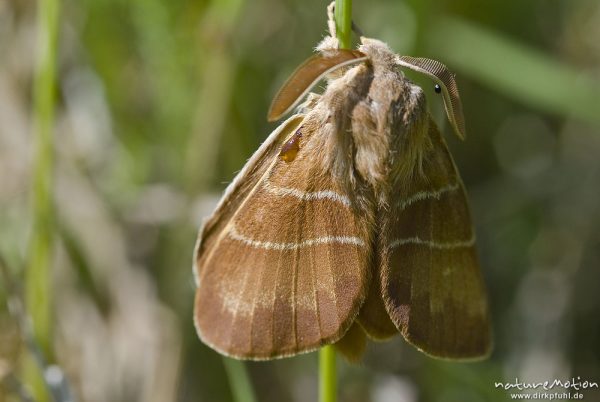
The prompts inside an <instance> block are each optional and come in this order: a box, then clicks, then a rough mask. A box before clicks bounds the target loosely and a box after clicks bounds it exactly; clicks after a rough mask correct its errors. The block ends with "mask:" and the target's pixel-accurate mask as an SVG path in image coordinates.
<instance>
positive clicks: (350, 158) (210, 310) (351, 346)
mask: <svg viewBox="0 0 600 402" xmlns="http://www.w3.org/2000/svg"><path fill="white" fill-rule="evenodd" d="M401 67H405V68H410V69H413V70H416V71H419V72H422V73H424V74H426V75H428V76H430V77H431V78H432V79H433V80H434V81H435V83H436V85H438V86H439V88H441V92H442V94H443V99H444V105H445V108H446V112H447V115H448V118H449V121H450V123H451V126H452V127H453V129H454V131H455V133H456V134H457V135H458V136H459V137H460V138H464V137H465V127H464V119H463V114H462V107H461V103H460V98H459V93H458V89H457V87H456V83H455V80H454V75H453V74H451V73H450V72H449V71H448V69H447V68H446V67H445V66H444V65H443V64H441V63H439V62H437V61H433V60H428V59H422V58H413V57H407V56H399V55H397V54H395V53H394V52H392V51H391V50H390V49H389V48H388V46H387V45H386V44H384V43H383V42H380V41H378V40H375V39H369V38H364V37H363V38H361V45H360V46H359V48H358V49H357V50H341V49H337V40H336V39H335V38H334V37H328V38H326V39H325V40H324V41H323V42H322V43H321V44H320V46H319V47H318V53H317V54H315V55H314V56H312V57H311V58H309V59H308V60H307V61H306V62H305V63H304V64H303V65H301V66H300V67H299V68H298V69H297V70H296V71H295V72H294V73H293V74H292V76H291V77H290V78H289V80H288V81H287V82H286V83H285V84H284V86H283V87H282V89H281V90H280V92H279V93H278V95H277V96H276V97H275V99H274V101H273V104H272V106H271V109H270V111H269V115H268V117H269V120H277V119H279V118H281V117H282V116H283V115H285V114H286V113H289V112H290V111H292V110H293V109H294V108H295V106H296V104H297V103H298V102H299V101H300V100H302V99H304V98H306V101H305V102H304V103H302V104H301V105H300V106H299V107H298V108H297V109H296V110H297V112H296V113H295V114H294V115H292V116H291V117H289V118H288V119H287V120H285V121H284V122H283V123H282V124H281V125H280V126H279V127H277V129H275V131H273V132H272V133H271V134H270V135H269V137H268V138H267V140H266V141H265V142H264V143H263V144H262V145H261V146H260V148H259V149H258V150H257V151H256V153H255V154H254V155H253V156H252V157H251V158H250V160H249V161H248V162H247V163H246V165H245V166H244V168H243V169H242V170H241V171H240V172H239V174H238V175H237V176H236V177H235V179H234V180H233V182H232V183H231V184H230V185H229V186H228V187H227V189H226V190H225V193H224V195H223V198H222V199H221V201H220V203H219V204H218V206H217V208H216V210H215V212H214V213H213V214H212V216H211V217H210V218H208V220H206V221H205V223H204V225H203V227H202V229H201V230H200V233H199V237H198V242H197V244H196V249H195V256H194V273H195V277H196V284H197V290H196V296H195V312H194V321H195V326H196V329H197V332H198V335H199V337H200V338H201V339H202V341H204V342H205V343H206V344H207V345H209V346H210V347H212V348H213V349H215V350H217V351H218V352H220V353H222V354H225V355H228V356H231V357H235V358H240V359H254V360H260V359H271V358H279V357H285V356H292V355H295V354H298V353H304V352H309V351H312V350H315V349H317V348H319V347H320V346H322V345H324V344H332V343H336V345H338V346H339V348H340V350H341V351H342V352H344V353H345V354H347V355H349V357H350V358H356V357H357V356H358V355H360V353H361V352H362V350H364V345H365V342H366V339H367V337H368V338H371V339H375V340H382V339H387V338H389V337H392V336H394V335H396V334H397V333H401V334H402V335H403V337H404V338H405V339H406V340H407V341H408V342H409V343H410V344H412V345H414V346H415V347H416V348H418V349H419V350H421V351H423V352H424V353H426V354H428V355H431V356H434V357H439V358H448V359H475V358H482V357H485V356H486V355H487V354H488V353H489V351H490V348H491V335H490V319H489V313H488V305H487V301H486V292H485V288H484V284H483V280H482V276H481V273H480V269H479V265H478V259H477V253H476V249H475V233H474V229H473V226H472V223H471V218H470V213H469V207H468V204H467V197H466V194H465V189H464V185H463V183H462V181H461V178H460V176H459V174H458V172H457V169H456V166H455V164H454V162H453V160H452V156H451V155H450V153H449V151H448V147H447V146H446V143H445V141H444V139H443V137H442V135H441V134H440V131H439V129H438V128H437V126H436V124H435V123H434V121H433V119H432V118H431V115H430V114H429V112H428V110H427V104H426V98H425V94H424V92H423V90H422V89H421V88H420V87H419V86H417V85H415V84H414V83H412V82H411V81H409V80H408V79H407V78H406V77H405V76H404V74H403V72H402V70H401ZM322 78H327V86H326V89H325V90H324V92H323V93H322V94H321V95H317V94H314V93H310V94H308V92H309V91H310V89H311V88H312V87H313V86H314V85H315V84H316V83H317V82H319V80H321V79H322ZM436 92H437V91H436ZM307 94H308V95H307Z"/></svg>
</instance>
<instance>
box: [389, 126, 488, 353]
mask: <svg viewBox="0 0 600 402" xmlns="http://www.w3.org/2000/svg"><path fill="white" fill-rule="evenodd" d="M429 120H430V122H429V135H430V138H431V141H432V147H431V149H430V150H429V151H428V152H426V153H425V155H424V158H423V165H422V174H418V173H416V174H415V176H414V178H413V179H412V181H410V182H408V183H406V182H401V181H400V182H398V183H397V184H396V185H395V188H393V190H392V194H394V195H395V196H394V197H393V198H392V201H391V205H390V209H389V213H388V214H384V215H383V221H382V222H381V226H382V228H383V232H384V233H386V234H387V236H385V237H382V239H384V240H386V241H385V242H383V243H380V244H379V248H380V250H379V251H380V253H381V256H382V258H381V264H382V266H381V288H382V296H383V300H384V303H385V307H386V309H387V311H388V313H389V315H390V318H391V319H392V321H393V322H394V324H396V326H397V327H398V329H399V330H400V332H401V333H402V335H403V336H404V338H405V339H406V340H407V341H408V342H409V343H411V344H413V345H415V346H416V347H417V348H418V349H420V350H422V351H423V352H425V353H427V354H429V355H432V356H435V357H441V358H450V359H474V358H481V357H484V356H486V355H487V354H489V352H490V349H491V331H490V320H489V315H488V306H487V300H486V292H485V288H484V283H483V279H482V276H481V272H480V269H479V263H478V258H477V252H476V250H475V234H474V229H473V226H472V223H471V218H470V212H469V207H468V204H467V198H466V193H465V189H464V186H463V183H462V181H461V179H460V176H459V174H458V172H457V170H456V167H455V165H454V162H453V160H452V156H451V155H450V152H449V150H448V147H447V145H446V143H445V141H444V139H443V138H442V136H441V134H440V132H439V130H438V129H437V127H436V125H435V123H434V122H433V121H432V120H431V119H429Z"/></svg>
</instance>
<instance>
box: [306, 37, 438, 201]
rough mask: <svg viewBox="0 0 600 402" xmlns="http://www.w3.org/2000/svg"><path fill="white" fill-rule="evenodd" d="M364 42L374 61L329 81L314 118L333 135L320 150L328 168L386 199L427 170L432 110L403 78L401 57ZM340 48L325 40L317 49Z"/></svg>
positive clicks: (343, 71) (378, 43)
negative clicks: (394, 189)
mask: <svg viewBox="0 0 600 402" xmlns="http://www.w3.org/2000/svg"><path fill="white" fill-rule="evenodd" d="M361 41H362V45H361V46H360V48H359V50H360V51H361V52H363V53H364V54H365V55H366V56H367V57H368V60H367V61H366V62H364V63H361V64H359V65H356V66H354V67H351V68H346V69H340V70H338V71H336V73H335V75H332V76H329V77H328V78H329V81H328V84H327V89H326V91H325V93H324V94H323V96H322V97H321V98H320V100H319V102H318V103H317V105H315V108H314V109H313V111H312V116H311V117H313V118H311V119H309V120H312V121H315V122H316V125H317V126H320V129H323V130H325V131H326V132H327V133H328V134H327V135H325V136H323V137H322V138H324V142H325V143H324V144H322V146H320V150H321V152H322V153H323V158H322V159H321V160H322V161H323V163H324V168H325V169H326V170H327V171H329V172H333V173H334V174H335V175H336V176H337V177H339V178H341V179H346V180H347V181H348V183H347V184H348V186H349V187H350V188H352V189H355V188H356V186H357V182H358V181H361V182H363V183H365V184H367V185H368V186H369V187H371V188H372V190H374V192H375V195H376V198H377V199H378V200H379V201H383V198H385V196H384V194H385V193H386V192H387V191H386V190H387V189H388V187H389V186H390V185H392V184H393V183H395V182H396V181H397V180H404V179H407V178H410V177H412V176H414V175H416V174H419V172H420V171H421V166H422V158H423V154H424V153H425V152H426V151H427V150H428V149H429V147H430V146H431V141H430V139H429V138H428V135H427V132H428V127H427V122H428V119H427V114H428V112H427V106H426V102H425V95H424V93H423V91H422V90H421V88H420V87H418V86H417V85H415V84H413V83H412V82H410V81H409V80H408V79H406V78H405V76H404V75H403V74H402V72H401V71H400V69H399V68H398V66H397V64H396V60H397V55H396V54H395V53H393V52H392V51H391V50H390V49H389V48H388V46H387V45H386V44H385V43H383V42H381V41H378V40H375V39H369V38H361ZM334 45H336V43H335V42H334V41H332V40H331V38H325V39H324V40H323V41H322V42H321V44H320V45H319V46H318V47H317V48H318V50H319V51H321V52H323V53H324V54H327V52H328V51H331V47H330V46H334ZM315 128H317V127H315ZM390 179H391V180H390Z"/></svg>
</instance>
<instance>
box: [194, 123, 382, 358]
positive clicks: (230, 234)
mask: <svg viewBox="0 0 600 402" xmlns="http://www.w3.org/2000/svg"><path fill="white" fill-rule="evenodd" d="M317 121H320V118H319V119H317ZM296 127H297V126H296V125H294V128H295V130H296V132H291V130H289V129H285V131H286V132H287V133H288V135H284V130H280V134H279V135H277V140H274V141H273V145H275V144H279V147H278V148H281V145H282V144H283V143H284V142H285V141H286V140H290V139H292V138H293V137H294V135H296V134H297V130H298V128H296ZM299 129H300V130H301V131H302V135H301V149H300V152H298V153H297V155H296V156H295V157H294V158H293V160H292V161H289V160H287V161H286V160H285V158H282V157H281V155H280V152H281V151H280V150H279V149H277V150H276V149H275V148H277V147H275V146H274V147H273V151H271V152H265V153H264V157H263V158H264V162H263V163H259V164H258V166H261V168H257V169H249V170H246V169H245V171H246V172H247V173H249V172H252V171H254V170H256V171H257V173H258V175H257V176H259V177H258V178H256V176H254V175H253V176H252V180H253V183H252V184H251V185H247V186H244V185H242V184H238V185H237V186H234V190H232V191H231V192H230V195H229V196H228V199H229V200H232V201H234V202H229V201H225V202H223V203H222V205H224V207H223V208H224V209H225V211H223V212H218V213H217V214H216V215H215V217H213V218H212V219H211V220H210V221H209V223H210V226H209V227H208V229H207V230H205V231H204V232H203V236H206V237H203V239H202V240H201V243H200V246H199V249H198V250H199V251H198V256H197V264H198V273H199V278H198V289H197V292H196V316H195V317H196V327H197V330H198V333H199V334H200V337H201V338H202V339H203V341H204V342H205V343H207V344H208V345H210V346H211V347H213V348H214V349H216V350H218V351H220V352H221V353H223V354H226V355H229V356H234V357H237V358H243V359H269V358H277V357H285V356H290V355H294V354H297V353H302V352H307V351H311V350H314V349H316V348H318V347H320V346H321V345H323V344H325V343H333V342H336V341H338V340H339V339H340V338H341V337H342V336H343V335H344V333H345V332H346V331H347V330H348V328H349V327H350V326H351V324H352V323H353V322H354V319H355V318H356V315H357V314H358V310H359V307H360V305H361V304H362V301H363V300H364V297H365V294H366V292H367V287H368V282H369V271H368V263H367V261H368V258H369V255H370V254H371V250H370V245H371V241H370V234H369V232H367V230H366V227H365V226H364V225H363V224H362V223H361V222H360V220H359V215H358V214H357V213H356V212H355V211H354V209H353V208H352V206H351V201H350V199H351V197H350V196H349V195H348V194H347V193H346V189H345V188H344V187H343V186H342V185H341V184H340V183H339V182H337V181H336V180H335V179H334V177H333V176H332V175H331V174H330V172H328V171H326V170H323V168H322V166H321V165H320V164H318V163H315V161H314V155H316V154H318V153H319V152H321V150H322V149H324V148H327V145H326V142H327V141H330V140H331V139H332V137H331V136H330V135H327V131H326V130H323V127H322V126H321V125H319V124H316V122H315V121H313V120H311V118H310V117H304V118H303V120H302V124H301V125H300V127H299ZM269 149H271V148H269ZM276 151H279V152H276ZM242 173H244V171H243V172H242ZM240 180H245V177H244V176H242V177H241V178H240ZM244 188H245V189H247V191H244V194H240V195H239V198H238V197H237V196H236V195H237V193H236V191H239V190H241V189H244ZM236 189H237V190H236ZM236 200H239V201H236ZM339 222H343V223H344V224H343V225H339V224H338V223H339ZM212 239H214V240H212Z"/></svg>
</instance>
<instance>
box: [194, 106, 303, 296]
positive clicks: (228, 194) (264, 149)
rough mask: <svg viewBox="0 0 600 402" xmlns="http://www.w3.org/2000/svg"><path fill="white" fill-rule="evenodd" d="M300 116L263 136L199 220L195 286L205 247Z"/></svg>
mask: <svg viewBox="0 0 600 402" xmlns="http://www.w3.org/2000/svg"><path fill="white" fill-rule="evenodd" d="M303 119H304V115H302V114H299V115H294V116H291V117H290V118H289V119H287V120H286V121H284V122H283V123H282V124H280V125H279V127H277V129H276V130H274V131H273V132H272V133H271V134H270V135H269V136H268V137H267V139H266V140H265V141H264V142H263V143H262V145H261V146H260V147H259V148H258V150H256V152H255V153H254V155H252V157H251V158H250V159H249V160H248V162H247V163H246V165H245V166H244V167H243V168H242V170H241V171H240V172H239V173H238V174H237V175H236V177H235V178H234V179H233V181H232V182H231V183H230V184H229V186H227V188H226V189H225V192H224V193H223V196H222V197H221V200H220V201H219V203H218V205H217V207H216V208H215V211H214V212H213V213H212V215H211V216H210V217H208V218H207V219H206V220H205V221H204V222H203V224H202V227H201V228H200V231H199V235H198V240H197V242H196V247H195V251H194V275H195V278H196V285H198V282H199V275H200V271H201V269H202V267H203V265H204V264H203V261H204V259H205V258H206V257H207V256H208V255H209V249H210V248H211V247H212V246H213V245H214V244H215V242H216V241H217V240H218V238H219V236H218V235H219V233H221V232H222V231H223V229H224V226H225V225H226V224H227V222H228V221H229V220H230V219H231V216H232V215H233V214H234V213H235V212H236V211H237V210H238V208H239V207H240V205H241V204H242V202H243V201H244V199H245V198H246V197H247V195H248V194H249V193H250V192H251V191H252V189H253V188H255V186H256V184H257V182H259V181H260V179H261V178H262V176H263V175H264V173H265V172H266V171H267V170H268V169H269V167H270V165H271V164H272V163H273V160H274V157H275V156H276V155H277V154H278V153H279V151H280V148H281V144H282V143H284V141H285V140H286V139H287V138H288V137H290V136H291V135H292V133H294V131H295V130H296V129H297V128H298V126H299V125H300V124H301V122H302V120H303Z"/></svg>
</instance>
